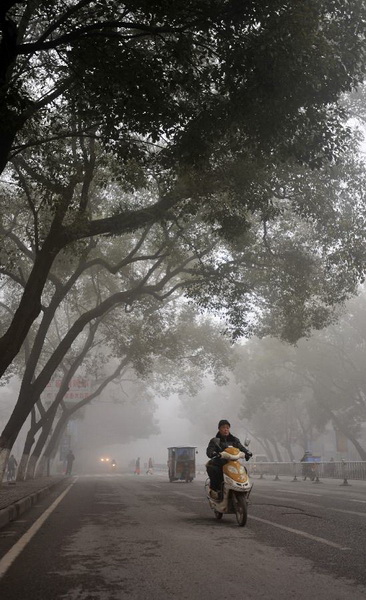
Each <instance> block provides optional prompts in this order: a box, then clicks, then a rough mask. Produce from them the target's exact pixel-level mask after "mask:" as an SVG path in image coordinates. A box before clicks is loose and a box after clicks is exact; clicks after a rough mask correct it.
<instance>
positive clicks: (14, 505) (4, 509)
mask: <svg viewBox="0 0 366 600" xmlns="http://www.w3.org/2000/svg"><path fill="white" fill-rule="evenodd" d="M63 481H65V476H63V475H57V476H55V477H41V478H39V479H30V480H29V481H17V482H16V483H15V484H9V483H8V482H6V481H4V482H3V483H2V484H1V486H0V529H1V527H5V525H7V524H8V523H9V522H10V521H15V520H16V519H17V518H18V517H19V516H20V515H22V514H23V513H24V512H25V511H26V510H29V509H30V508H31V506H33V504H36V503H37V502H38V501H39V500H40V499H41V498H44V496H47V494H49V492H50V491H51V490H52V488H54V487H55V486H56V485H58V484H60V483H61V482H63Z"/></svg>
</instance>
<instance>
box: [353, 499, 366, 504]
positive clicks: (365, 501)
mask: <svg viewBox="0 0 366 600" xmlns="http://www.w3.org/2000/svg"><path fill="white" fill-rule="evenodd" d="M349 501H350V502H361V504H366V500H355V499H354V498H349Z"/></svg>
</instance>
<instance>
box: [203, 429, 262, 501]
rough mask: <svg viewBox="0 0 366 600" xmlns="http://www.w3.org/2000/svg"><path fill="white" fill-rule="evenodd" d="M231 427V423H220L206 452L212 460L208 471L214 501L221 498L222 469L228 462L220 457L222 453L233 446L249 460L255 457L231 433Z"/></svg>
mask: <svg viewBox="0 0 366 600" xmlns="http://www.w3.org/2000/svg"><path fill="white" fill-rule="evenodd" d="M230 427H231V425H230V423H229V421H227V420H226V419H222V420H221V421H220V422H219V425H218V429H219V430H218V432H217V434H216V436H215V437H214V438H212V439H211V440H210V442H209V444H208V446H207V450H206V454H207V456H208V457H209V458H210V459H211V460H209V461H208V463H207V464H206V469H207V474H208V476H209V478H210V492H209V494H210V496H211V498H212V499H213V500H218V499H219V497H220V493H221V488H222V482H223V473H222V467H223V466H224V464H225V463H226V462H227V460H226V459H225V458H221V457H220V451H223V450H225V449H226V448H228V447H229V446H233V447H234V448H238V449H239V450H241V452H244V454H245V458H246V459H247V460H248V459H249V458H250V457H251V456H253V455H252V453H251V452H250V451H249V450H248V448H245V446H243V444H242V443H241V442H240V440H239V439H238V438H237V437H235V436H233V435H232V434H231V433H230ZM220 449H221V450H220Z"/></svg>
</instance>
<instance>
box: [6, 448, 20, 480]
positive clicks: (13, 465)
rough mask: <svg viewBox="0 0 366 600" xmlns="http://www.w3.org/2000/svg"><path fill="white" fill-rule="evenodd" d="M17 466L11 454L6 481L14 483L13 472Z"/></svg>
mask: <svg viewBox="0 0 366 600" xmlns="http://www.w3.org/2000/svg"><path fill="white" fill-rule="evenodd" d="M17 466H18V463H17V460H16V458H15V456H14V454H11V455H10V457H9V460H8V464H7V473H6V478H7V480H8V481H15V472H16V468H17Z"/></svg>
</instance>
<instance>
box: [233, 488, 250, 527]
mask: <svg viewBox="0 0 366 600" xmlns="http://www.w3.org/2000/svg"><path fill="white" fill-rule="evenodd" d="M233 503H234V510H235V516H236V520H237V523H238V525H239V527H244V525H245V524H246V522H247V518H248V503H247V499H246V497H245V496H244V494H234V498H233Z"/></svg>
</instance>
